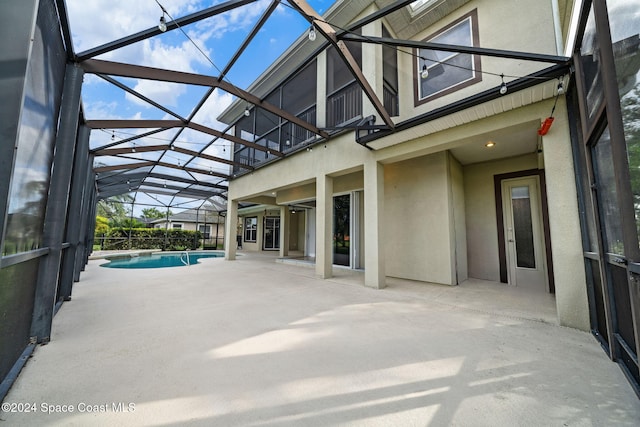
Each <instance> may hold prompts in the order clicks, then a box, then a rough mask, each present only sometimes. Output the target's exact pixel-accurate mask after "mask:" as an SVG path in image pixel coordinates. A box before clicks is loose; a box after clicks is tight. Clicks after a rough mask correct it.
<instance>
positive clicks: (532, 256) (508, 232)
mask: <svg viewBox="0 0 640 427" xmlns="http://www.w3.org/2000/svg"><path fill="white" fill-rule="evenodd" d="M502 200H503V203H504V206H503V209H504V227H505V240H506V246H507V247H506V254H507V266H508V272H509V273H508V274H509V275H508V278H509V284H511V285H515V286H521V287H526V288H530V289H535V290H539V291H543V292H546V290H547V272H546V265H545V246H544V232H543V228H542V209H541V206H540V196H539V182H538V177H537V176H533V177H525V178H518V179H509V180H504V181H502Z"/></svg>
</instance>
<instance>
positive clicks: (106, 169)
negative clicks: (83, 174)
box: [93, 162, 156, 173]
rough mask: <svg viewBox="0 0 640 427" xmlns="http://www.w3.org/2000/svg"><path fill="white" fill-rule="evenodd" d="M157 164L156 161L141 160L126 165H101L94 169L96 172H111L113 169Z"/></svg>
mask: <svg viewBox="0 0 640 427" xmlns="http://www.w3.org/2000/svg"><path fill="white" fill-rule="evenodd" d="M155 164H156V162H139V163H127V164H124V165H112V166H99V167H97V168H93V171H94V172H95V173H101V172H111V171H117V170H127V169H137V168H143V167H146V166H153V165H155Z"/></svg>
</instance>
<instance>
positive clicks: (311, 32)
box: [309, 24, 316, 42]
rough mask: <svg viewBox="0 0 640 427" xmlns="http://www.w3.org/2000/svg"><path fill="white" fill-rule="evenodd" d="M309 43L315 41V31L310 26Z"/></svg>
mask: <svg viewBox="0 0 640 427" xmlns="http://www.w3.org/2000/svg"><path fill="white" fill-rule="evenodd" d="M309 41H312V42H314V41H316V29H315V28H314V27H313V24H311V28H309Z"/></svg>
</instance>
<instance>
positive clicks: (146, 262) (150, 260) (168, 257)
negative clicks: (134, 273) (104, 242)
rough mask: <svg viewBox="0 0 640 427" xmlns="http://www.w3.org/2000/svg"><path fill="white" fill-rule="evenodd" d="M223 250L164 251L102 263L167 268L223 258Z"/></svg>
mask: <svg viewBox="0 0 640 427" xmlns="http://www.w3.org/2000/svg"><path fill="white" fill-rule="evenodd" d="M223 256H224V253H222V252H209V251H207V252H191V251H189V252H164V253H154V254H150V255H149V254H147V255H140V256H118V257H114V258H111V259H109V262H107V263H105V264H100V267H107V268H165V267H184V266H188V265H193V264H197V263H198V260H199V259H200V258H221V257H223Z"/></svg>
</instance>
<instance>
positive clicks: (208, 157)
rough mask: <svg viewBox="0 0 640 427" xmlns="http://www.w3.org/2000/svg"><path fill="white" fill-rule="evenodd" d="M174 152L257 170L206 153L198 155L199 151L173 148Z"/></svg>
mask: <svg viewBox="0 0 640 427" xmlns="http://www.w3.org/2000/svg"><path fill="white" fill-rule="evenodd" d="M173 151H175V152H177V153H182V154H186V155H188V156H193V157H197V158H201V159H206V160H211V161H213V162H218V163H224V164H227V165H230V166H239V167H241V168H244V169H249V170H255V168H254V167H253V166H249V165H243V164H242V163H238V162H234V161H233V160H228V159H223V158H222V157H216V156H211V155H209V154H206V153H198V152H197V151H192V150H187V149H186V148H181V147H173Z"/></svg>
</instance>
